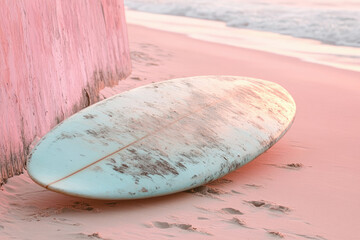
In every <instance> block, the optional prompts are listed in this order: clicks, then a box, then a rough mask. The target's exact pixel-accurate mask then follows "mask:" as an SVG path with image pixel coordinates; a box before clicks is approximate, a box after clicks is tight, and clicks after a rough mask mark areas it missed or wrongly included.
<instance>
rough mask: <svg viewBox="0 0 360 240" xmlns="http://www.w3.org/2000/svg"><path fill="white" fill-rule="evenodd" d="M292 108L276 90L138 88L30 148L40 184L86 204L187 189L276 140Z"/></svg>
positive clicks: (207, 83)
mask: <svg viewBox="0 0 360 240" xmlns="http://www.w3.org/2000/svg"><path fill="white" fill-rule="evenodd" d="M295 111H296V106H295V102H294V100H293V99H292V97H291V96H290V94H289V93H288V92H287V91H286V90H285V89H284V88H282V87H281V86H279V85H278V84H275V83H272V82H268V81H264V80H259V79H251V78H244V77H235V76H200V77H190V78H181V79H174V80H169V81H164V82H157V83H153V84H150V85H146V86H142V87H139V88H136V89H133V90H130V91H127V92H124V93H121V94H119V95H116V96H114V97H111V98H108V99H106V100H103V101H101V102H99V103H97V104H94V105H92V106H90V107H88V108H86V109H84V110H82V111H80V112H78V113H76V114H74V115H73V116H71V117H70V118H68V119H66V120H65V121H63V122H62V123H60V124H59V125H58V126H56V127H55V128H54V129H53V130H51V131H50V132H49V133H48V134H47V135H45V136H44V137H43V138H42V139H41V140H40V141H39V143H38V144H37V145H36V146H35V147H34V149H33V150H32V153H31V154H30V156H29V159H28V163H27V170H28V173H29V175H30V177H31V178H32V179H33V180H34V181H35V182H36V183H38V184H40V185H41V186H43V187H45V188H47V189H49V190H52V191H56V192H60V193H64V194H68V195H73V196H80V197H85V198H93V199H137V198H147V197H155V196H161V195H166V194H170V193H175V192H179V191H183V190H187V189H191V188H194V187H197V186H200V185H203V184H205V183H208V182H210V181H213V180H215V179H217V178H220V177H222V176H224V175H226V174H227V173H229V172H231V171H233V170H235V169H237V168H239V167H240V166H242V165H244V164H246V163H248V162H249V161H251V160H252V159H254V158H256V157H257V156H258V155H260V154H261V153H263V152H264V151H265V150H267V149H268V148H270V147H271V146H272V145H273V144H274V143H275V142H276V141H278V140H279V139H280V138H281V137H282V136H283V135H284V134H285V132H286V131H287V130H288V129H289V127H290V126H291V124H292V122H293V120H294V117H295Z"/></svg>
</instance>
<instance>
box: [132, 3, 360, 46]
mask: <svg viewBox="0 0 360 240" xmlns="http://www.w3.org/2000/svg"><path fill="white" fill-rule="evenodd" d="M125 5H126V6H127V7H128V8H130V9H133V10H137V11H144V12H150V13H157V14H167V15H175V16H185V17H192V18H198V19H207V20H215V21H221V22H224V23H225V24H226V25H227V26H230V27H235V28H239V29H251V30H258V31H265V32H273V33H279V34H283V35H288V36H293V37H296V38H306V39H314V40H318V41H320V42H323V43H325V44H330V45H337V46H349V47H360V0H344V1H336V0H304V1H295V0H271V1H270V0H221V1H212V0H125Z"/></svg>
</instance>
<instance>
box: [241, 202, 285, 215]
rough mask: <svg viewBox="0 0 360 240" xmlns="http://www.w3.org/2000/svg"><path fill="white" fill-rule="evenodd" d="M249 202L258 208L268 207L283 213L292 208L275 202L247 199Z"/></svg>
mask: <svg viewBox="0 0 360 240" xmlns="http://www.w3.org/2000/svg"><path fill="white" fill-rule="evenodd" d="M245 202H247V203H249V204H251V205H252V206H254V207H257V208H267V209H269V210H273V211H278V212H282V213H287V212H290V211H291V210H290V208H288V207H285V206H282V205H278V204H273V203H270V202H266V201H263V200H261V201H245Z"/></svg>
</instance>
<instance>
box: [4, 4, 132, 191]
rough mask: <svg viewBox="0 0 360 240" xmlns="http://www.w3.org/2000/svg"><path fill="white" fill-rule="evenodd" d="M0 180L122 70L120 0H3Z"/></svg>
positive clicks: (126, 60) (125, 57)
mask: <svg viewBox="0 0 360 240" xmlns="http://www.w3.org/2000/svg"><path fill="white" fill-rule="evenodd" d="M0 16H1V21H0V110H1V114H0V185H1V184H2V183H3V182H4V181H5V180H6V179H7V178H8V177H11V176H13V175H14V174H19V173H21V172H22V171H23V168H24V166H25V160H26V156H27V154H28V152H29V146H30V144H31V143H32V142H33V141H34V139H36V138H40V137H42V136H43V135H44V134H45V133H47V132H48V131H49V130H50V129H51V128H52V127H54V126H55V125H56V124H58V123H59V122H61V121H62V120H63V119H65V118H67V117H69V116H70V115H71V114H73V113H75V112H77V111H79V110H80V109H82V108H84V107H86V106H88V105H90V104H92V103H94V102H97V101H98V100H99V94H98V93H99V91H100V90H101V89H102V88H104V87H105V86H112V85H114V84H117V83H118V82H119V80H121V79H124V78H125V77H126V76H128V75H129V74H130V71H131V62H130V54H129V47H128V36H127V29H126V23H125V16H124V7H123V1H122V0H112V1H105V0H98V1H84V0H81V1H75V0H66V1H59V0H58V1H45V0H34V1H21V0H19V1H5V2H2V4H1V8H0Z"/></svg>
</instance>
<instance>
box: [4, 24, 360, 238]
mask: <svg viewBox="0 0 360 240" xmlns="http://www.w3.org/2000/svg"><path fill="white" fill-rule="evenodd" d="M128 31H129V41H130V49H131V56H132V61H133V70H132V75H131V76H130V77H128V79H126V80H124V81H122V82H120V84H119V86H117V87H115V88H113V89H108V88H107V89H104V90H103V91H102V95H103V97H104V98H106V97H109V96H111V95H112V94H114V93H117V92H122V91H126V90H129V89H132V88H135V87H137V86H141V85H144V84H148V83H151V82H156V81H163V80H167V79H172V78H178V77H188V76H197V75H237V76H246V77H252V78H260V79H264V80H268V81H273V82H276V83H278V84H280V85H282V86H283V87H284V88H286V89H287V90H288V91H289V92H290V94H291V95H292V96H293V98H294V99H295V102H296V104H297V114H296V119H295V122H294V125H293V126H292V128H291V129H290V130H289V132H288V133H287V134H286V135H285V136H284V137H283V138H282V139H281V140H280V141H279V142H278V143H277V144H275V145H274V146H273V147H272V148H271V149H270V150H268V151H267V152H266V153H264V154H263V155H261V156H260V157H258V158H257V159H255V160H253V161H252V162H251V163H249V164H247V165H246V166H244V167H241V168H240V169H238V170H236V171H234V172H232V173H230V174H228V175H227V176H225V177H224V178H222V179H219V180H217V181H215V182H213V183H210V184H208V185H206V186H203V187H200V188H197V189H194V190H191V191H188V192H181V193H177V194H173V195H169V196H164V197H158V198H153V199H144V200H134V201H95V200H88V199H81V198H76V197H69V196H65V195H61V194H58V193H54V192H50V191H48V190H46V189H44V188H42V187H40V186H38V185H36V184H35V183H34V182H32V181H31V180H30V178H29V177H28V175H27V174H26V173H25V174H23V175H20V176H17V177H14V178H11V179H9V181H8V183H7V184H5V185H3V186H2V187H1V189H0V216H1V217H0V239H1V240H7V239H24V240H25V239H37V240H41V239H112V240H116V239H282V238H283V239H304V240H306V239H314V240H324V239H327V240H331V239H333V240H337V239H347V240H352V239H353V240H355V239H358V238H359V236H358V234H357V231H356V229H357V227H358V225H359V222H360V204H359V201H360V188H359V186H358V183H359V182H360V175H359V171H360V161H359V159H360V137H359V133H360V126H359V120H360V111H359V110H360V73H359V72H356V71H348V70H342V69H340V68H334V67H329V66H325V65H320V64H315V63H310V62H305V61H302V60H300V59H297V58H294V57H288V56H282V55H280V54H274V53H269V52H263V51H258V50H252V49H246V48H240V47H233V46H228V45H222V44H217V43H211V42H206V41H201V40H196V39H193V38H190V37H187V36H185V35H182V34H177V33H171V32H165V31H159V30H154V29H149V28H145V27H142V26H138V25H132V24H129V25H128Z"/></svg>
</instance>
